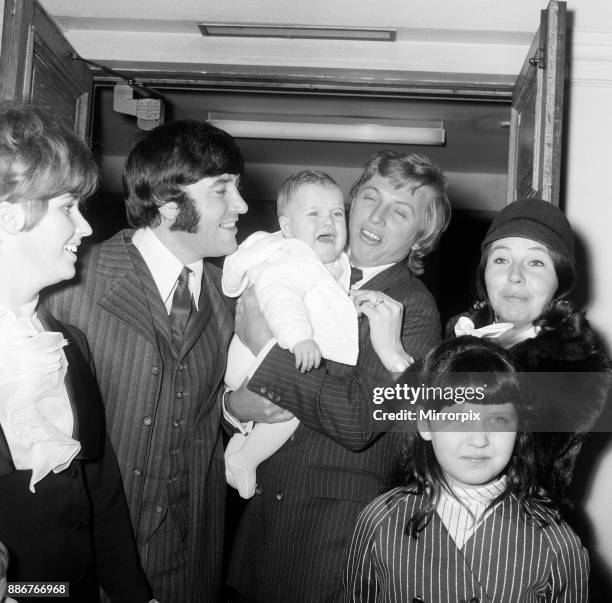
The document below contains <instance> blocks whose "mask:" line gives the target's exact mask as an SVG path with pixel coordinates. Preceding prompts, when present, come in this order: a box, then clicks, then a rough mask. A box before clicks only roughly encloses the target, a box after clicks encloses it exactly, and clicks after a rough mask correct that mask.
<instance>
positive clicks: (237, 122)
mask: <svg viewBox="0 0 612 603" xmlns="http://www.w3.org/2000/svg"><path fill="white" fill-rule="evenodd" d="M208 121H209V123H211V124H212V125H214V126H217V127H218V128H221V129H222V130H225V131H226V132H228V133H229V134H231V135H232V136H234V137H235V138H265V139H279V140H320V141H343V142H378V143H386V144H413V145H428V146H441V145H444V143H445V140H446V131H445V129H444V123H443V122H442V121H418V120H395V119H374V118H368V117H364V118H358V117H351V118H334V117H326V116H325V117H324V116H320V117H319V116H316V117H315V116H299V117H293V116H284V117H283V116H278V115H269V116H263V115H253V116H244V115H240V114H232V113H209V115H208Z"/></svg>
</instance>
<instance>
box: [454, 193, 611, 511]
mask: <svg viewBox="0 0 612 603" xmlns="http://www.w3.org/2000/svg"><path fill="white" fill-rule="evenodd" d="M574 263H575V260H574V234H573V232H572V228H571V226H570V224H569V222H568V221H567V219H566V217H565V216H564V215H563V213H562V212H561V210H559V208H558V207H556V206H554V205H552V204H551V203H547V202H545V201H541V200H537V199H530V200H521V201H516V202H514V203H511V204H510V205H508V206H506V207H505V208H504V209H503V210H502V211H501V212H500V213H499V214H498V215H497V217H496V218H495V220H494V221H493V223H492V224H491V227H490V228H489V231H488V232H487V234H486V236H485V239H484V241H483V243H482V257H481V261H480V265H479V268H478V275H477V287H478V290H479V292H480V295H481V298H482V299H481V300H480V301H478V302H476V303H475V304H474V306H473V308H472V311H471V312H469V313H467V314H465V315H462V317H461V321H459V320H458V317H457V318H454V319H451V321H450V322H449V325H448V331H449V332H448V335H451V334H456V335H464V334H478V333H485V334H484V336H485V337H490V338H494V341H495V342H496V343H498V344H500V345H502V346H503V347H504V348H506V349H508V350H510V351H511V352H512V354H513V356H514V357H515V358H516V360H517V362H518V364H519V366H520V368H521V370H523V371H527V372H543V371H545V372H554V373H557V375H556V377H557V378H556V379H555V380H551V381H550V382H549V383H548V387H547V388H538V389H536V391H535V392H534V395H535V396H536V400H537V402H538V405H539V407H540V417H541V423H540V425H541V424H542V422H544V421H545V422H546V427H547V429H548V431H550V432H551V433H547V434H542V435H541V446H540V447H539V449H538V453H539V454H540V455H541V458H540V461H541V463H540V466H541V467H542V471H543V475H542V476H541V482H542V484H543V485H544V486H545V487H546V488H547V489H548V490H549V491H550V492H551V493H552V494H554V495H556V496H557V497H558V498H560V499H561V500H563V499H564V497H565V495H566V489H567V487H568V485H569V483H570V482H571V479H572V476H573V469H574V465H575V462H576V458H577V456H578V453H579V451H580V448H581V445H582V441H583V440H584V437H585V435H584V434H585V432H587V431H589V430H590V429H592V428H593V426H594V425H595V422H596V420H597V418H598V417H599V415H600V414H601V411H602V408H603V405H604V402H605V400H606V396H607V391H608V388H609V385H610V378H611V375H610V362H609V360H608V358H607V357H606V356H605V354H604V353H603V351H602V350H601V349H600V348H599V346H598V345H597V343H596V337H595V334H594V333H593V331H592V329H591V327H590V325H589V323H588V321H587V320H586V318H585V317H584V314H583V313H579V312H575V311H574V310H573V308H572V307H571V305H570V304H569V302H567V301H566V300H565V299H564V298H565V297H566V296H567V294H568V293H569V292H570V291H571V290H572V287H573V284H574V276H575V273H574ZM464 317H467V318H468V319H469V320H466V318H464ZM490 323H505V324H498V325H496V326H497V327H499V328H495V329H492V328H490V327H488V328H486V329H484V330H482V331H475V330H476V329H479V328H482V327H485V326H487V325H490ZM466 325H467V326H466ZM577 372H578V373H583V375H581V378H580V379H579V380H577V379H576V378H575V377H574V378H572V374H573V373H577ZM553 386H554V387H553ZM573 432H577V433H573ZM550 463H553V464H555V465H556V466H558V467H559V468H562V469H563V470H562V471H558V472H550V473H548V474H545V472H546V469H545V468H546V467H549V466H550ZM553 474H555V475H558V479H556V480H554V481H553V480H551V475H553ZM564 502H567V501H564Z"/></svg>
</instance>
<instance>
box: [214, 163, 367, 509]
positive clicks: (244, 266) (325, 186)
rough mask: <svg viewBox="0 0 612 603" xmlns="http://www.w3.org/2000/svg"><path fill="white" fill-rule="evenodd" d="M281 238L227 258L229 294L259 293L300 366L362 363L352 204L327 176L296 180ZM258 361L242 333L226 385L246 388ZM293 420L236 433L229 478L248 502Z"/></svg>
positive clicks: (288, 190)
mask: <svg viewBox="0 0 612 603" xmlns="http://www.w3.org/2000/svg"><path fill="white" fill-rule="evenodd" d="M277 210H278V220H279V224H280V228H281V230H280V232H275V233H272V234H270V233H266V232H257V233H255V234H253V235H251V236H250V237H249V238H248V239H247V240H246V241H245V242H244V243H242V245H240V247H239V248H238V250H237V251H236V252H235V253H233V254H232V255H230V256H229V257H228V258H227V259H226V260H225V265H224V268H223V281H222V282H223V291H224V293H225V294H226V295H229V296H232V297H235V296H238V295H240V294H241V293H242V292H243V291H244V290H245V289H246V288H247V287H248V286H250V285H253V286H254V287H255V294H256V296H257V300H258V302H259V305H260V307H261V310H262V312H263V315H264V317H265V319H266V322H267V323H268V326H269V327H270V330H271V331H272V333H273V335H274V337H275V338H276V341H277V342H278V344H279V345H280V346H281V347H284V348H287V349H289V350H291V351H292V352H293V353H294V354H295V365H296V368H298V369H300V370H302V371H308V370H310V369H312V368H315V367H318V366H319V363H320V361H321V357H323V358H327V359H329V360H334V361H336V362H342V363H344V364H350V365H355V364H356V363H357V354H358V332H357V312H356V310H355V307H354V305H353V303H352V301H351V299H350V298H349V296H348V290H349V283H350V272H351V268H350V264H349V260H348V257H347V256H346V254H345V253H344V252H343V250H344V247H345V245H346V218H345V213H344V198H343V195H342V191H341V190H340V187H339V186H338V184H337V183H336V182H335V181H334V180H333V179H332V178H331V177H330V176H329V175H327V174H325V173H323V172H316V171H312V170H305V171H302V172H298V173H297V174H294V175H293V176H291V177H289V178H288V179H287V180H286V181H285V182H284V183H283V185H282V186H281V188H280V190H279V193H278V202H277ZM253 359H254V357H253V355H252V354H251V352H250V350H248V348H247V347H246V346H245V345H244V344H243V343H242V342H241V341H240V339H239V338H238V337H237V336H236V335H235V336H234V338H233V339H232V342H231V344H230V349H229V354H228V361H227V372H226V375H225V382H226V384H227V385H228V387H230V388H231V389H237V388H238V387H240V385H241V384H242V382H243V381H244V379H245V378H246V377H247V373H248V370H249V368H250V366H251V364H252V361H253ZM298 424H299V421H298V420H297V419H293V420H291V421H288V422H286V423H277V424H274V425H267V424H263V423H260V424H257V425H255V427H254V428H253V431H252V432H251V433H250V434H249V435H248V436H244V435H242V434H236V435H234V436H233V437H232V439H231V440H230V442H229V444H228V446H227V449H226V451H225V463H226V477H227V482H228V484H230V485H231V486H233V487H235V488H237V490H238V492H239V493H240V495H241V496H242V497H243V498H250V497H251V496H253V494H254V492H255V484H256V477H255V470H256V468H257V466H258V465H259V463H261V462H262V461H263V460H265V459H267V458H268V457H269V456H271V455H272V454H273V453H274V452H276V451H277V450H278V449H279V448H280V447H281V446H282V445H283V444H284V443H285V442H286V441H287V440H288V439H289V438H290V437H291V435H292V434H293V432H294V431H295V430H296V429H297V426H298Z"/></svg>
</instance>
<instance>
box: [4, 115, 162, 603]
mask: <svg viewBox="0 0 612 603" xmlns="http://www.w3.org/2000/svg"><path fill="white" fill-rule="evenodd" d="M96 181H97V169H96V165H95V162H94V160H93V157H92V156H91V153H90V151H89V149H88V148H87V145H86V144H85V142H84V141H83V140H81V139H80V138H79V137H78V136H76V134H74V133H73V132H71V131H70V130H68V129H67V128H65V127H64V126H62V125H60V124H59V123H56V122H55V120H54V119H52V118H51V117H50V116H48V115H46V114H45V113H43V112H41V111H40V110H38V109H36V108H33V107H29V106H22V105H8V106H1V105H0V183H1V184H0V509H2V512H1V513H0V539H1V540H2V541H3V542H4V544H5V545H6V547H7V549H8V553H9V565H8V573H7V577H8V580H9V582H17V581H21V582H29V583H37V582H41V583H42V582H48V581H55V582H63V583H64V585H63V587H64V588H65V591H64V592H65V593H66V594H67V595H68V593H69V596H67V597H66V598H67V600H69V601H74V602H75V603H76V602H77V601H78V602H80V601H88V602H89V601H91V602H95V601H98V600H99V588H100V585H101V586H102V587H103V588H104V590H105V591H106V593H107V594H108V595H109V597H110V598H111V600H112V601H125V602H127V601H140V602H145V601H149V600H151V598H152V594H151V590H150V588H149V585H148V583H147V580H146V578H145V576H144V573H143V571H142V569H141V567H140V561H139V559H138V554H137V552H136V544H135V542H134V538H133V536H132V528H131V525H130V519H129V514H128V509H127V504H126V501H125V495H124V493H123V485H122V481H121V475H120V472H119V468H118V466H117V461H116V459H115V454H114V452H113V449H112V446H111V445H110V441H109V440H108V439H107V438H106V440H105V436H104V433H105V432H104V411H103V408H102V402H101V400H100V396H99V393H98V386H97V383H96V381H95V379H94V377H93V375H92V373H91V369H90V366H89V363H88V360H87V359H88V358H89V356H90V353H89V349H88V347H87V344H86V342H85V338H84V336H83V334H82V333H81V332H80V331H78V330H77V329H74V328H73V327H68V326H66V325H63V324H61V323H59V322H58V321H57V320H55V318H53V317H52V316H51V315H50V314H49V313H48V312H47V311H46V310H45V309H44V308H43V307H39V306H38V295H39V293H40V291H41V289H43V288H44V287H47V286H48V285H52V284H54V283H57V282H59V281H62V280H65V279H70V278H72V277H73V276H74V275H75V262H76V252H77V249H78V246H79V244H80V243H81V239H82V238H83V237H86V236H88V235H90V234H91V229H90V227H89V224H88V223H87V222H86V221H85V219H84V218H83V216H82V215H81V214H80V212H79V208H78V201H79V200H80V199H81V198H82V197H85V196H87V195H88V194H90V193H91V192H92V191H93V189H94V188H95V184H96ZM0 583H1V579H0ZM22 592H23V591H22ZM25 592H28V591H25ZM9 594H10V591H9ZM2 596H3V592H2V588H0V598H2ZM18 599H19V601H30V600H32V599H30V598H29V597H22V596H19V597H18ZM33 600H37V599H33Z"/></svg>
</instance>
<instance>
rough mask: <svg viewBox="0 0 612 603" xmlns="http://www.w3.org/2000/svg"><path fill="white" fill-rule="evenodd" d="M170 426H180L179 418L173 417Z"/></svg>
mask: <svg viewBox="0 0 612 603" xmlns="http://www.w3.org/2000/svg"><path fill="white" fill-rule="evenodd" d="M172 426H173V427H180V426H181V420H180V419H174V421H172Z"/></svg>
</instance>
